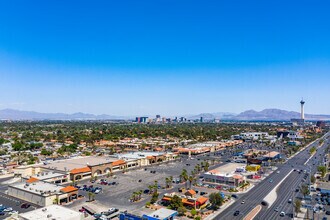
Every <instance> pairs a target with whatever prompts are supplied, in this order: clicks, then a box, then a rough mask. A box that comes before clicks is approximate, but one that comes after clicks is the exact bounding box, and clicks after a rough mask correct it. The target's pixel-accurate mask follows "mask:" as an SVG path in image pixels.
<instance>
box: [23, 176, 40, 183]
mask: <svg viewBox="0 0 330 220" xmlns="http://www.w3.org/2000/svg"><path fill="white" fill-rule="evenodd" d="M38 181H39V179H37V178H34V177H31V178H30V179H28V180H27V181H26V183H34V182H38Z"/></svg>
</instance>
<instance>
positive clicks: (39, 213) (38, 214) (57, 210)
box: [19, 205, 83, 220]
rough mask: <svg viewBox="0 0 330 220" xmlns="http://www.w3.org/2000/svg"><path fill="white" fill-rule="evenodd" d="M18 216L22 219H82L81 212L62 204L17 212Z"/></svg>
mask: <svg viewBox="0 0 330 220" xmlns="http://www.w3.org/2000/svg"><path fill="white" fill-rule="evenodd" d="M19 217H21V218H23V219H24V220H44V219H56V220H81V219H83V214H82V213H79V212H76V211H73V210H71V209H68V208H65V207H63V206H59V205H50V206H47V207H46V208H40V209H36V210H32V211H30V212H26V213H21V214H19Z"/></svg>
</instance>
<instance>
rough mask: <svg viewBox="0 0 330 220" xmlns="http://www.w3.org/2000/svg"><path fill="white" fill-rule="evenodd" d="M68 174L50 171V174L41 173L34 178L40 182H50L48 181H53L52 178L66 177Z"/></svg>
mask: <svg viewBox="0 0 330 220" xmlns="http://www.w3.org/2000/svg"><path fill="white" fill-rule="evenodd" d="M65 175H66V174H63V173H56V172H54V171H49V172H47V171H46V172H41V173H40V174H37V175H34V176H32V177H34V178H36V179H38V180H48V179H52V178H58V177H62V176H65Z"/></svg>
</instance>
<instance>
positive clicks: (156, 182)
mask: <svg viewBox="0 0 330 220" xmlns="http://www.w3.org/2000/svg"><path fill="white" fill-rule="evenodd" d="M154 189H155V191H154V193H157V192H158V181H157V180H155V184H154Z"/></svg>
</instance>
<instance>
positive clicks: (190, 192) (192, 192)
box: [185, 189, 196, 197]
mask: <svg viewBox="0 0 330 220" xmlns="http://www.w3.org/2000/svg"><path fill="white" fill-rule="evenodd" d="M185 195H186V196H191V197H194V196H195V195H196V192H195V190H193V189H189V190H188V191H187V192H186V193H185Z"/></svg>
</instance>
